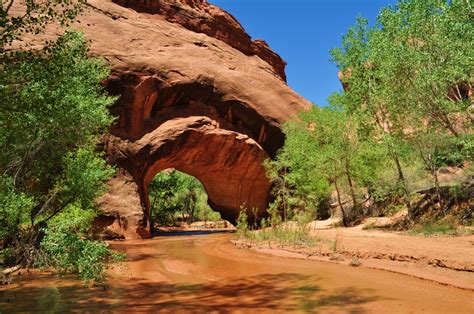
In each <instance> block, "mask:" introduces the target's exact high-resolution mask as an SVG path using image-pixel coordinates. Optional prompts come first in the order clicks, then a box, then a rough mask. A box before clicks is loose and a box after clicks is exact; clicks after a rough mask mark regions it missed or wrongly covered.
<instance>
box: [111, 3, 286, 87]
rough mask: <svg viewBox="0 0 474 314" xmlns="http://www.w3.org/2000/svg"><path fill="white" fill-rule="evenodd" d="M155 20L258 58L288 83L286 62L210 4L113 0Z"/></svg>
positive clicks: (231, 17)
mask: <svg viewBox="0 0 474 314" xmlns="http://www.w3.org/2000/svg"><path fill="white" fill-rule="evenodd" d="M113 1H114V2H115V3H117V4H120V5H122V6H125V7H129V8H133V9H134V10H136V11H138V12H142V13H149V14H150V15H152V16H153V18H161V19H166V20H167V21H169V22H172V23H177V24H180V25H182V26H184V27H186V28H187V29H189V30H192V31H193V32H196V33H204V34H206V35H208V36H211V37H214V38H216V39H219V40H222V41H224V42H225V43H227V44H228V45H230V46H232V47H233V48H236V49H238V50H240V51H241V52H243V53H244V54H246V55H249V56H252V55H257V56H259V57H260V58H261V59H262V60H264V61H266V62H267V63H268V64H270V65H271V66H272V68H273V71H274V72H275V73H276V74H277V75H278V76H279V77H281V79H282V80H284V81H286V74H285V66H286V62H285V61H283V59H282V58H281V57H280V56H279V55H278V54H276V53H275V52H273V51H272V50H271V49H270V47H269V46H268V45H267V43H266V42H265V41H263V40H255V41H252V39H251V38H250V36H249V35H248V34H247V33H246V32H245V30H244V28H243V27H242V25H241V24H240V23H239V22H238V21H237V20H236V19H235V18H234V17H233V16H232V15H231V14H229V13H228V12H226V11H224V10H222V9H221V8H219V7H216V6H214V5H211V4H209V3H208V2H207V1H206V0H113Z"/></svg>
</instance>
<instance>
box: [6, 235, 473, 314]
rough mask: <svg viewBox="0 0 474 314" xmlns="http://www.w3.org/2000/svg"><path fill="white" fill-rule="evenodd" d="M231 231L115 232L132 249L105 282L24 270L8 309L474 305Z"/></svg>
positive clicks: (353, 309)
mask: <svg viewBox="0 0 474 314" xmlns="http://www.w3.org/2000/svg"><path fill="white" fill-rule="evenodd" d="M233 236H234V235H232V234H211V235H192V236H190V235H186V236H175V237H157V238H154V239H150V240H139V241H123V242H113V243H112V244H111V245H112V246H113V247H114V248H115V249H117V250H120V251H123V252H126V253H127V255H128V258H127V262H125V263H123V264H121V265H115V266H114V267H112V269H111V270H110V279H109V280H108V282H107V286H106V287H92V288H86V287H84V286H83V284H82V282H80V281H78V280H75V279H72V278H68V277H66V278H64V277H63V278H59V277H57V276H52V275H51V274H48V273H41V272H31V273H25V272H23V273H22V274H21V275H20V276H17V277H15V278H14V281H13V283H12V284H11V285H9V286H5V287H2V288H0V313H10V312H34V311H41V312H68V311H86V312H97V311H100V312H104V311H105V312H108V311H113V312H122V311H127V312H143V311H145V312H157V311H163V312H234V311H235V312H287V311H300V312H322V313H419V312H426V313H474V292H472V291H465V290H461V289H456V288H452V287H447V286H443V285H440V284H437V283H433V282H429V281H424V280H420V279H416V278H412V277H408V276H404V275H399V274H394V273H389V272H385V271H379V270H373V269H367V268H362V267H359V268H354V267H349V266H343V265H336V264H332V263H322V262H315V261H307V260H297V259H290V258H282V257H274V256H270V255H264V254H260V253H256V252H254V251H250V250H244V249H239V248H237V247H235V246H234V245H232V244H231V243H230V242H229V240H230V239H231V238H232V237H233Z"/></svg>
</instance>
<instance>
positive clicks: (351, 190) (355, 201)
mask: <svg viewBox="0 0 474 314" xmlns="http://www.w3.org/2000/svg"><path fill="white" fill-rule="evenodd" d="M345 170H346V171H345V172H346V176H347V182H348V183H349V190H350V192H351V198H352V204H353V206H354V209H356V210H358V209H357V200H356V196H355V192H354V184H353V183H352V177H351V172H350V169H349V161H348V160H347V159H346V161H345Z"/></svg>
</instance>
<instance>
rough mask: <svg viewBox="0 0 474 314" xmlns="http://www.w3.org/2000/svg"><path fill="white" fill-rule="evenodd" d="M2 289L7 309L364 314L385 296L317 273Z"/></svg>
mask: <svg viewBox="0 0 474 314" xmlns="http://www.w3.org/2000/svg"><path fill="white" fill-rule="evenodd" d="M33 276H34V277H32V278H24V279H23V280H22V281H21V282H17V283H15V284H14V285H12V286H11V287H10V288H2V289H1V290H0V309H1V312H2V313H3V312H5V313H11V312H37V311H39V312H69V311H81V312H82V311H91V312H98V311H101V312H102V311H108V310H112V311H117V310H118V311H122V310H128V311H132V312H142V311H152V312H156V311H164V312H176V311H179V312H181V311H183V312H199V313H200V312H222V313H226V312H234V311H252V312H253V311H268V312H274V311H291V310H297V311H305V312H319V311H323V310H324V311H326V310H328V309H331V310H343V311H344V312H345V313H364V312H365V311H364V304H366V303H369V302H372V301H376V300H380V298H379V297H377V296H375V295H374V292H373V291H371V290H363V289H358V288H355V287H347V288H343V289H339V290H337V289H336V290H332V291H325V290H324V289H322V288H321V287H320V285H318V281H319V279H318V278H317V277H315V276H310V275H300V274H293V273H279V274H265V275H259V276H251V277H242V278H235V279H233V280H228V281H222V282H221V281H212V282H207V283H203V284H170V283H159V282H158V283H157V282H149V281H146V280H130V281H128V282H111V283H110V285H109V286H108V287H107V288H104V287H93V288H85V287H84V286H83V285H82V283H81V282H79V281H76V280H72V279H66V278H62V279H55V278H54V277H52V276H51V275H39V274H37V275H33Z"/></svg>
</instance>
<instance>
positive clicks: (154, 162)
mask: <svg viewBox="0 0 474 314" xmlns="http://www.w3.org/2000/svg"><path fill="white" fill-rule="evenodd" d="M106 146H107V152H108V155H109V156H115V159H114V163H115V164H117V165H119V166H120V167H121V168H122V171H121V172H120V173H119V175H118V176H117V177H116V178H114V179H113V180H111V182H110V186H111V190H110V191H109V192H108V193H107V194H106V195H105V196H104V197H102V198H101V200H100V205H101V207H102V209H103V210H104V211H105V212H106V213H107V214H108V215H109V216H113V217H115V218H116V219H115V220H113V224H112V225H111V226H109V228H110V229H112V231H114V232H115V233H118V234H121V235H124V236H125V237H127V238H133V237H136V236H137V235H138V236H140V237H148V236H149V221H148V220H149V209H150V203H149V196H148V186H149V184H150V182H151V180H152V179H153V178H154V176H155V175H156V174H157V173H158V172H160V171H162V170H164V169H167V168H175V169H177V170H180V171H183V172H185V173H188V174H190V175H192V176H194V177H196V178H197V179H199V180H200V181H201V182H202V184H203V185H204V187H205V189H206V191H207V194H208V202H209V205H210V206H211V208H213V209H214V210H216V211H218V212H219V213H220V214H221V216H222V217H223V218H224V219H227V220H229V221H231V222H235V220H236V219H237V217H238V215H239V212H240V210H241V208H242V206H244V207H246V208H247V209H248V210H251V209H253V208H258V211H259V216H261V215H263V214H264V211H265V209H266V206H267V202H268V194H269V189H270V182H269V180H268V178H267V177H266V174H265V169H264V167H263V161H264V160H265V159H267V158H268V154H267V153H266V152H265V151H264V150H263V149H262V147H261V146H260V145H259V144H258V143H257V142H256V141H255V140H253V139H251V138H249V137H248V136H247V135H244V134H241V133H238V132H235V131H230V130H225V129H221V128H220V127H219V124H218V123H217V122H216V121H215V120H212V119H210V118H209V117H205V116H191V117H186V118H176V119H172V120H169V121H166V122H165V123H163V124H161V125H160V126H159V127H157V128H156V129H155V130H153V131H151V132H149V133H147V134H146V135H145V136H143V137H142V138H140V139H139V140H136V141H129V140H124V139H121V138H119V137H116V136H113V135H109V136H108V137H107V140H106Z"/></svg>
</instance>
